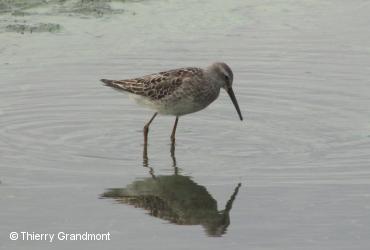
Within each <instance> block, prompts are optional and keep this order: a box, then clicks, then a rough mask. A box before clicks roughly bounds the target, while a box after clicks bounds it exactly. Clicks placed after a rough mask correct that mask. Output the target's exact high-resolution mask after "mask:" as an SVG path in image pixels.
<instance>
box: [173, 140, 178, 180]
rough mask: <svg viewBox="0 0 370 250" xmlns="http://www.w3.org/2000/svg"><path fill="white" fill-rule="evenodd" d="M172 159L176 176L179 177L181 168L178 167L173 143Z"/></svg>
mask: <svg viewBox="0 0 370 250" xmlns="http://www.w3.org/2000/svg"><path fill="white" fill-rule="evenodd" d="M171 158H172V164H173V165H172V166H173V168H174V171H175V172H174V174H175V175H177V174H178V172H179V168H178V167H177V162H176V156H175V142H174V141H172V143H171Z"/></svg>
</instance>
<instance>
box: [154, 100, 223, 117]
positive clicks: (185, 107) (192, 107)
mask: <svg viewBox="0 0 370 250" xmlns="http://www.w3.org/2000/svg"><path fill="white" fill-rule="evenodd" d="M215 99H216V98H196V97H194V96H187V97H182V98H176V99H170V100H167V101H166V100H165V101H163V103H162V104H161V105H159V107H158V112H159V113H160V114H164V115H176V116H181V115H186V114H190V113H194V112H197V111H200V110H202V109H204V108H206V107H207V106H208V105H209V104H211V103H212V102H213V101H214V100H215Z"/></svg>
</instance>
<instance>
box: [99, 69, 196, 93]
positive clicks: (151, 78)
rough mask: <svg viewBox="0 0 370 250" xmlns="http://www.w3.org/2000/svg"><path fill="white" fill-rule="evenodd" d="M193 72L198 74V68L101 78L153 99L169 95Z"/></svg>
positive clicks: (111, 85)
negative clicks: (132, 76)
mask: <svg viewBox="0 0 370 250" xmlns="http://www.w3.org/2000/svg"><path fill="white" fill-rule="evenodd" d="M194 73H198V74H200V73H201V72H200V69H198V68H183V69H177V70H170V71H165V72H160V73H157V74H152V75H147V76H144V77H140V78H134V79H128V80H107V79H102V80H101V81H102V82H104V83H105V84H106V85H107V86H109V87H112V88H115V89H117V90H123V91H127V92H130V93H133V94H136V95H141V96H144V97H147V98H151V99H154V100H159V99H161V98H164V97H166V96H168V95H171V94H172V93H173V92H174V91H175V90H176V89H177V88H179V87H180V86H181V85H182V84H184V83H185V82H186V80H187V79H188V78H189V77H192V76H193V75H194Z"/></svg>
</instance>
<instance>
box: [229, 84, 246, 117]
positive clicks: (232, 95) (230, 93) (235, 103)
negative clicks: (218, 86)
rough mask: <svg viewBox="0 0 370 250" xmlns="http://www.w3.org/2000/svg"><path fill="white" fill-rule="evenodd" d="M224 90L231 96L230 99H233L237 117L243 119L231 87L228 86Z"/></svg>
mask: <svg viewBox="0 0 370 250" xmlns="http://www.w3.org/2000/svg"><path fill="white" fill-rule="evenodd" d="M226 91H227V93H228V94H229V96H230V98H231V101H233V104H234V106H235V108H236V111H237V112H238V115H239V118H240V120H241V121H242V120H243V116H242V113H241V112H240V108H239V105H238V101H237V100H236V97H235V94H234V91H233V89H232V88H231V87H229V88H228V89H227V90H226Z"/></svg>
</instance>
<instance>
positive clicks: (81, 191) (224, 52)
mask: <svg viewBox="0 0 370 250" xmlns="http://www.w3.org/2000/svg"><path fill="white" fill-rule="evenodd" d="M67 3H68V1H67ZM0 6H1V5H0ZM52 6H53V5H50V6H49V5H41V6H39V5H37V6H36V7H34V8H31V9H27V10H24V9H21V10H20V11H27V12H30V13H31V14H30V15H21V16H19V15H12V13H11V12H9V11H6V12H3V13H2V14H1V15H0V32H1V33H0V65H1V67H0V75H1V81H0V124H1V126H0V138H1V139H0V155H1V161H0V181H1V183H0V193H1V195H0V205H1V206H0V207H1V209H0V216H1V222H2V223H1V224H0V242H1V243H0V247H1V248H2V249H46V248H50V246H51V245H52V246H53V247H54V248H56V249H65V248H66V247H70V248H74V249H81V248H84V249H85V248H91V249H99V248H102V247H104V248H109V249H110V248H118V247H120V248H123V249H143V248H148V247H150V248H152V249H163V246H164V245H165V246H167V248H169V249H189V248H193V249H247V248H250V249H368V248H369V246H370V240H369V238H368V235H369V234H370V226H369V225H370V223H369V222H370V195H369V194H370V168H369V165H370V164H369V163H370V154H369V148H370V123H369V120H370V84H369V79H370V57H369V52H370V44H369V43H368V41H369V38H370V35H369V32H368V30H369V23H370V17H369V15H368V13H369V11H370V4H369V2H368V1H334V0H327V1H315V0H310V1H308V0H307V1H299V2H297V1H289V0H285V1H274V2H270V1H250V0H249V1H230V2H228V4H227V5H225V1H212V2H211V1H201V2H199V1H132V2H131V1H128V2H122V1H119V2H118V1H117V2H113V3H112V7H111V8H112V9H113V10H114V9H117V10H119V11H116V12H114V11H113V12H104V13H103V14H101V15H100V14H99V15H96V13H95V14H94V13H92V14H91V15H90V14H86V13H75V12H72V11H70V10H68V11H60V9H59V8H55V7H52ZM73 6H74V5H73ZM66 8H67V7H65V8H64V10H65V9H66ZM122 10H123V11H122ZM204 10H207V12H205V11H204ZM43 13H49V14H43ZM50 13H51V14H50ZM88 13H90V12H88ZM14 23H25V24H27V25H28V24H30V25H36V26H37V24H41V23H52V24H59V25H60V27H61V29H60V30H57V31H52V32H50V31H48V30H46V31H44V32H32V33H31V32H30V31H28V30H27V29H25V30H24V31H23V32H19V31H18V30H10V29H9V28H8V29H6V27H7V26H8V25H10V24H14ZM27 27H28V26H27ZM32 27H33V26H32ZM37 27H38V26H37ZM22 33H23V34H22ZM214 61H225V62H227V63H228V64H229V65H230V66H231V68H232V69H233V71H234V91H235V93H236V97H237V99H238V102H239V105H240V107H241V110H242V113H243V115H244V117H245V121H243V122H240V121H239V120H238V117H237V114H236V112H235V110H234V107H233V106H232V104H231V101H230V100H229V99H228V96H227V95H226V94H225V93H222V94H221V95H220V97H219V99H218V100H217V101H216V102H215V103H213V104H212V105H211V106H210V107H208V108H207V109H206V110H204V111H201V112H198V113H195V114H191V115H188V116H184V117H181V118H180V121H179V126H178V130H177V144H176V155H175V157H176V158H175V160H176V162H174V158H173V157H171V153H170V149H171V146H170V140H169V135H170V133H171V128H172V123H173V121H174V118H172V117H164V116H159V117H157V118H156V119H155V121H154V122H153V124H152V126H151V130H150V134H149V147H148V164H147V166H146V165H145V164H144V165H143V161H144V160H145V159H143V155H142V154H143V145H142V143H143V142H142V139H143V138H142V126H143V125H144V123H145V122H146V121H147V120H148V119H150V117H151V115H152V112H151V111H148V110H145V109H143V108H141V107H138V106H137V105H136V104H135V103H133V102H132V101H131V100H130V99H129V98H127V96H125V95H123V94H121V93H118V92H116V91H112V90H111V89H109V88H107V87H104V86H102V85H101V83H100V82H99V81H98V79H100V78H113V79H114V78H117V79H120V78H121V79H124V78H130V77H135V76H140V75H144V74H148V73H154V72H157V71H161V70H166V69H172V68H176V67H183V66H201V67H204V66H207V65H208V64H210V63H211V62H214ZM174 166H176V167H177V168H178V172H177V174H178V175H179V176H183V178H185V179H184V182H186V183H190V184H189V185H190V188H189V190H194V191H192V192H194V194H193V195H194V197H197V191H195V190H202V191H201V192H200V196H198V197H203V198H200V199H201V200H202V199H203V200H205V201H210V203H207V204H212V205H209V206H210V207H211V208H210V210H207V211H208V213H206V214H208V215H210V214H212V216H214V217H212V218H216V217H217V216H218V215H219V214H221V213H217V211H220V210H223V209H224V208H225V206H226V205H227V202H228V201H229V200H230V197H231V196H232V194H233V192H234V191H235V188H236V187H237V185H238V183H241V186H240V188H239V190H238V193H237V195H236V196H235V199H234V200H233V204H232V208H231V210H230V211H229V219H230V224H229V225H228V226H226V228H225V231H224V232H223V231H222V230H223V229H222V230H221V232H222V233H220V234H219V236H222V237H208V236H209V233H208V234H207V227H205V226H204V224H203V226H202V223H200V222H199V221H196V220H192V222H193V223H187V224H194V225H178V223H177V224H176V223H170V221H171V220H168V219H163V218H161V217H160V216H150V215H148V213H151V212H152V213H153V211H152V210H150V209H149V212H148V210H145V209H143V208H139V207H137V208H135V206H132V205H127V204H125V203H124V202H123V203H122V202H120V201H119V199H118V201H117V200H116V199H108V198H107V199H101V196H102V195H103V194H105V193H106V192H109V190H111V189H116V190H117V189H118V190H120V189H122V188H126V187H130V185H132V184H134V183H138V182H140V181H145V180H147V181H149V180H150V181H149V182H150V183H152V179H153V177H152V176H153V175H154V176H160V177H161V178H177V177H171V176H174V174H175V173H174V171H175V170H176V168H174ZM163 176H164V177H163ZM166 176H167V177H166ZM180 178H182V177H180ZM169 186H171V185H169ZM164 190H165V191H166V192H170V191H169V188H168V187H166V186H165V187H164ZM176 190H177V189H176ZM184 190H186V186H184ZM180 191H181V189H180ZM185 193H186V192H185ZM135 194H137V193H135ZM139 194H141V193H139ZM190 194H192V193H190ZM174 195H176V192H175V191H174ZM154 196H155V195H154ZM158 197H159V198H160V201H159V203H158V204H159V205H161V206H164V205H168V206H170V207H171V208H172V209H174V210H175V211H176V212H177V214H186V212H189V211H187V210H186V209H189V206H188V207H187V206H182V204H181V202H177V200H176V199H175V198H173V199H171V198H168V195H167V193H166V195H163V192H162V193H161V194H160V195H157V198H156V200H155V201H158ZM175 197H177V196H175ZM190 197H192V196H190ZM194 200H195V201H196V199H195V198H190V201H194ZM166 202H167V203H166ZM185 202H186V200H185ZM205 203H206V202H205ZM156 204H157V203H156ZM187 204H188V203H187ZM190 204H192V203H190ZM215 204H217V207H215ZM152 207H153V206H152ZM154 207H155V206H154ZM191 208H192V209H194V206H191ZM196 208H199V207H196ZM196 208H195V210H194V211H200V210H199V209H196ZM156 211H157V212H158V211H159V212H160V211H164V212H166V211H168V210H166V209H163V210H156ZM171 211H172V212H173V210H171ZM209 211H211V212H209ZM195 213H196V212H190V214H191V215H193V214H195ZM165 215H166V214H165ZM205 217H207V216H206V215H205ZM186 218H188V217H186ZM172 222H173V221H172ZM183 224H186V223H183ZM12 231H16V232H20V231H29V232H39V233H45V232H47V233H57V232H60V231H64V232H70V233H83V232H86V231H88V232H93V233H105V232H110V233H111V235H112V238H111V240H110V241H102V242H92V241H89V242H87V241H74V242H73V241H69V242H66V241H57V242H53V243H48V242H40V241H20V240H18V241H10V240H9V238H8V235H9V233H10V232H12ZM211 235H212V234H211ZM213 236H215V235H213Z"/></svg>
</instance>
